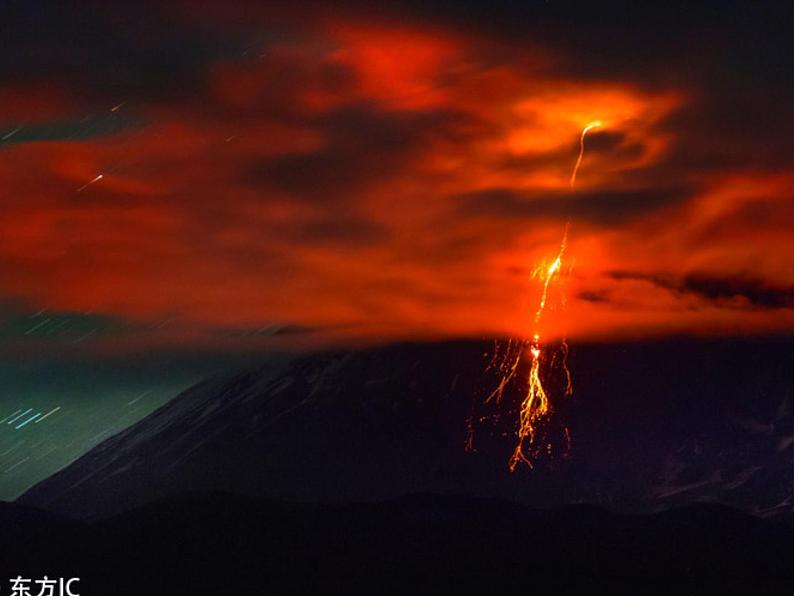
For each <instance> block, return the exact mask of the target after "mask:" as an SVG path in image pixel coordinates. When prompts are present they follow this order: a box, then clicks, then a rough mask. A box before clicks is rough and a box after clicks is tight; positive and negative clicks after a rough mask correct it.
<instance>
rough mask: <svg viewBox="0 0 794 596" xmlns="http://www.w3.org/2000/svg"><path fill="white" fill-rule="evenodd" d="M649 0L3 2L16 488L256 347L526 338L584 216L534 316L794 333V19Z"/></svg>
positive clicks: (758, 9)
mask: <svg viewBox="0 0 794 596" xmlns="http://www.w3.org/2000/svg"><path fill="white" fill-rule="evenodd" d="M640 4H642V5H640ZM646 4H647V5H646ZM652 4H653V5H651V3H629V2H626V3H602V2H592V3H574V2H555V1H554V0H548V1H547V2H542V1H541V2H534V1H527V2H509V1H507V0H504V1H496V2H488V3H473V2H434V1H430V2H402V3H391V4H389V6H388V7H386V8H383V7H380V8H377V9H375V8H373V7H371V6H370V3H363V2H362V3H355V2H342V3H334V4H333V6H331V5H330V4H321V3H300V2H290V3H260V2H234V1H227V2H220V1H218V2H211V1H204V2H187V1H186V2H163V3H143V2H124V1H119V2H90V1H89V2H80V3H72V2H41V1H36V0H27V1H24V2H13V1H12V2H5V3H3V6H2V8H0V47H2V48H3V51H2V52H0V210H1V213H0V215H1V216H0V353H2V358H3V360H2V361H0V419H3V418H6V421H4V422H3V423H2V424H0V498H3V499H9V498H13V497H15V496H16V495H17V494H19V493H20V492H21V491H23V490H24V489H26V488H27V487H29V486H30V485H31V484H32V483H34V482H36V481H38V480H40V479H42V478H44V477H46V476H47V475H49V474H50V473H52V472H53V471H55V470H57V469H58V468H59V467H61V466H63V465H65V464H66V463H68V462H69V461H71V460H72V459H74V458H75V457H77V456H79V455H80V454H81V453H83V452H84V451H85V450H86V449H88V448H90V447H91V446H93V445H95V444H96V443H98V442H100V441H101V440H102V439H103V438H106V437H107V436H108V435H110V434H112V433H113V432H115V431H117V430H119V429H121V428H124V427H125V426H127V425H129V424H131V423H133V422H135V421H136V420H138V419H139V418H140V417H142V416H144V415H145V414H147V413H148V412H150V411H151V410H152V409H154V408H156V407H158V406H159V405H161V404H163V403H165V402H166V401H167V399H168V398H169V397H171V396H173V395H174V394H175V393H176V392H178V391H179V390H180V389H182V388H185V387H187V386H189V385H190V384H192V383H193V382H195V381H197V380H199V379H201V378H203V377H205V376H207V375H208V374H212V373H214V372H217V371H220V370H226V369H230V368H234V367H236V366H238V365H241V364H243V363H245V362H250V361H251V360H252V359H255V355H256V354H257V353H262V352H273V351H275V352H284V351H291V350H296V349H301V350H302V349H310V348H317V347H325V346H330V345H366V344H370V343H383V342H388V341H393V340H401V339H417V338H418V339H436V338H448V337H495V336H500V337H501V336H505V335H515V334H526V333H527V331H528V324H529V323H530V322H531V317H527V303H528V302H527V301H528V299H529V300H531V297H532V296H533V292H535V291H536V289H537V287H536V281H535V280H533V279H532V278H531V273H532V270H533V268H534V267H535V264H536V263H538V262H542V261H543V260H544V259H548V258H549V257H550V256H553V255H554V254H556V251H557V250H558V248H559V242H560V238H561V236H562V234H563V231H564V230H565V226H566V222H569V221H570V222H571V233H570V235H569V240H568V246H567V248H566V254H567V255H568V259H569V260H570V265H571V268H570V269H569V270H568V271H567V275H566V280H565V288H564V290H565V296H566V304H565V312H564V316H552V317H547V318H546V319H544V322H543V325H544V328H543V332H544V334H545V336H546V337H549V338H552V337H559V336H561V335H562V334H567V336H568V338H569V341H571V342H587V341H596V340H597V341H610V342H611V341H627V340H632V341H633V340H638V341H644V340H646V339H650V338H655V337H660V336H671V335H675V336H680V335H686V336H737V335H738V336H757V335H768V334H785V333H790V332H791V331H792V330H794V266H793V264H794V246H793V245H792V243H791V229H792V226H794V201H793V200H792V199H794V196H792V193H793V192H794V191H792V188H794V186H792V182H793V181H794V170H792V165H793V164H794V143H792V139H794V115H792V110H791V106H792V105H794V77H792V72H794V36H792V34H791V31H792V25H794V23H793V22H792V21H793V20H794V19H792V16H791V14H790V10H787V9H786V8H785V5H784V4H783V3H774V4H773V3H769V4H767V3H756V2H753V3H749V2H746V3H739V2H735V3H733V2H720V3H704V4H701V5H699V6H698V7H692V6H689V3H683V2H681V3H677V2H665V3H652ZM594 120H599V121H601V122H602V123H603V125H602V126H601V127H600V128H598V129H596V130H593V131H592V132H590V133H589V136H588V139H587V152H586V155H585V159H584V161H583V164H582V168H581V170H580V171H579V174H578V177H577V186H576V189H575V190H574V191H572V190H571V189H570V187H569V178H570V175H571V168H572V165H573V163H574V161H575V159H576V156H577V151H578V141H579V134H580V131H581V130H582V128H583V127H584V126H585V125H587V124H588V123H589V122H592V121H594ZM528 297H530V298H528ZM56 408H60V409H59V410H56V411H55V412H54V413H52V414H51V415H50V416H48V417H47V418H46V419H43V420H41V422H38V421H37V420H36V419H34V420H31V421H30V422H29V423H28V424H26V425H24V426H21V427H20V428H17V427H18V426H20V424H22V423H24V422H25V421H26V420H28V419H29V418H31V417H32V416H35V415H36V414H37V413H39V414H40V415H41V416H40V417H43V416H44V415H46V414H47V413H49V412H51V411H52V410H54V409H56ZM27 410H30V411H29V412H26V411H27ZM21 412H25V414H24V416H23V417H21V418H18V417H17V416H18V415H19V413H21ZM8 421H12V422H11V423H10V424H9V422H8Z"/></svg>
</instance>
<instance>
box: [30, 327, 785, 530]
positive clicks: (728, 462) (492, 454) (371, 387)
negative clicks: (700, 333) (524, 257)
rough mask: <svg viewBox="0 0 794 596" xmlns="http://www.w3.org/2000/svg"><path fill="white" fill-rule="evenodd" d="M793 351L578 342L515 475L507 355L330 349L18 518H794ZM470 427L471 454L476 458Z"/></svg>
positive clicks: (209, 400) (138, 430)
mask: <svg viewBox="0 0 794 596" xmlns="http://www.w3.org/2000/svg"><path fill="white" fill-rule="evenodd" d="M791 347H792V344H791V342H790V341H788V340H783V339H774V340H765V341H760V340H758V341H748V340H742V341H726V340H721V341H719V342H717V341H714V342H701V341H692V340H687V341H665V342H658V343H643V344H625V345H595V344H593V345H581V346H578V347H575V348H574V349H572V350H571V353H570V358H569V362H570V366H571V369H572V371H573V375H574V396H573V397H565V398H562V399H561V400H557V401H556V402H555V409H556V411H555V415H554V416H555V417H554V422H553V424H558V425H559V424H564V425H565V426H566V427H567V428H569V429H570V431H571V434H572V446H571V448H570V449H567V448H566V447H564V446H562V445H559V444H558V442H557V441H554V440H551V439H550V445H551V453H550V454H548V455H547V456H544V457H542V458H540V459H539V460H538V461H537V462H535V464H536V465H535V467H534V468H533V469H525V468H519V469H517V470H516V471H515V472H514V473H510V472H509V470H508V465H507V464H508V460H509V457H510V454H511V452H512V450H513V448H514V446H515V443H514V441H515V433H516V426H515V425H516V423H517V422H516V413H515V412H516V407H517V405H518V403H519V401H520V398H521V396H522V391H523V390H524V389H523V388H522V387H521V385H520V383H518V384H516V385H515V386H514V387H512V388H511V389H510V391H508V392H507V393H506V395H505V398H504V400H503V403H502V404H501V405H500V407H499V409H498V410H496V409H492V410H485V409H484V406H483V401H484V400H485V398H486V397H487V396H488V395H489V394H490V392H491V391H492V390H493V388H494V386H495V384H496V383H497V379H496V378H495V376H494V374H493V373H492V372H488V371H487V363H488V360H489V358H490V357H491V356H492V353H493V349H494V344H493V342H481V341H456V342H444V343H410V344H399V345H391V346H385V347H377V348H369V349H362V350H352V351H334V352H322V353H317V354H309V355H302V356H299V357H295V358H294V359H292V360H290V361H289V362H287V363H284V362H282V361H279V362H278V364H276V363H268V362H267V361H265V362H264V363H263V364H262V365H261V366H260V367H258V368H250V369H248V370H245V371H241V372H238V373H236V374H231V375H226V376H223V377H218V378H213V379H210V380H207V381H205V382H202V383H200V384H198V385H196V386H194V387H193V388H191V389H189V390H187V391H185V392H184V393H182V394H180V395H179V396H177V397H176V398H175V399H173V400H172V401H171V402H170V403H168V404H167V405H165V406H163V407H162V408H160V409H159V410H157V411H155V412H153V413H152V414H151V415H149V416H148V417H146V418H144V419H143V420H141V421H140V422H139V423H137V424H135V425H134V426H132V427H130V428H128V429H127V430H125V431H123V432H121V433H120V434H118V435H116V436H114V437H111V438H109V439H107V440H106V441H104V442H103V443H101V444H100V445H98V446H97V447H95V448H94V449H92V450H91V451H89V452H88V453H87V454H85V455H84V456H82V457H81V458H79V459H78V460H76V461H75V462H73V463H72V464H71V465H69V466H67V467H66V468H65V469H63V470H61V471H60V472H58V473H57V474H55V475H54V476H52V477H50V478H48V479H47V480H45V481H43V482H41V483H39V484H38V485H36V486H34V487H33V488H31V489H30V490H29V491H27V492H26V493H25V494H24V495H22V496H21V497H20V498H19V500H18V502H19V503H20V504H24V505H28V506H34V507H37V508H41V509H45V510H48V511H51V512H54V513H57V514H62V515H66V516H69V517H73V518H80V519H85V520H91V519H96V518H105V517H109V516H112V515H114V514H118V513H121V512H124V511H127V510H130V509H132V508H135V507H137V506H140V505H143V504H146V503H150V502H154V501H157V500H161V499H163V498H169V497H172V496H174V495H178V494H181V493H189V492H194V491H210V492H212V491H221V492H223V493H232V494H239V495H245V496H248V497H264V498H269V499H279V500H287V501H293V502H296V501H303V502H330V503H333V502H337V503H338V502H362V501H379V500H384V499H390V498H398V497H402V496H404V495H409V494H415V493H432V494H446V495H457V494H465V495H471V496H477V497H485V498H498V499H504V500H510V501H515V502H520V503H523V504H527V505H531V506H534V507H548V506H558V505H562V504H581V503H587V504H593V505H598V506H602V507H605V508H607V509H610V510H613V511H619V512H624V513H625V512H652V511H659V510H664V509H667V508H670V507H674V506H680V505H686V504H692V503H700V502H716V503H722V504H727V505H730V506H732V507H735V508H739V509H742V510H744V511H746V512H749V513H755V514H757V515H761V516H767V517H775V518H778V519H789V518H791V516H792V513H793V512H794V501H793V500H792V494H793V493H794V465H792V464H794V415H793V414H792V412H791V409H790V407H789V405H790V404H789V401H788V399H789V395H790V393H789V392H790V387H791V386H792V380H793V379H792V374H794V366H792V365H793V364H794V361H793V360H794V358H793V356H794V351H792V349H791ZM471 421H474V427H473V431H474V434H473V447H474V449H473V451H466V450H465V449H464V445H465V443H466V439H467V429H468V428H469V425H470V423H471Z"/></svg>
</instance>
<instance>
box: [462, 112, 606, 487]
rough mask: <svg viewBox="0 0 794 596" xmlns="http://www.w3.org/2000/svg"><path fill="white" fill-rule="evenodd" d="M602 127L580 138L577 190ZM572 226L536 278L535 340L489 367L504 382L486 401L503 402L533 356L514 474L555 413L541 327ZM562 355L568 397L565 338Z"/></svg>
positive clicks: (535, 449)
mask: <svg viewBox="0 0 794 596" xmlns="http://www.w3.org/2000/svg"><path fill="white" fill-rule="evenodd" d="M601 125H602V123H601V122H600V121H598V120H597V121H594V122H591V123H590V124H588V125H587V126H585V127H584V128H583V129H582V132H581V134H580V135H579V155H578V157H577V159H576V164H575V165H574V168H573V173H572V174H571V180H570V184H571V188H573V187H574V185H575V183H576V174H577V172H578V171H579V167H580V166H581V164H582V159H583V158H584V139H585V136H586V135H587V133H588V132H589V131H590V130H592V129H594V128H597V127H599V126H601ZM569 227H570V222H569V223H568V224H566V226H565V233H564V234H563V238H562V242H561V243H560V249H559V251H558V252H557V256H556V258H555V259H554V260H553V261H552V262H551V264H549V265H546V264H541V265H540V266H538V267H537V268H536V269H535V275H534V276H536V277H539V278H541V280H542V291H541V295H540V300H539V302H538V308H537V310H536V311H535V317H534V320H533V328H534V332H533V335H532V338H531V340H526V339H524V340H520V341H517V340H510V341H509V342H508V344H507V346H506V348H505V351H504V355H503V356H502V358H501V359H500V358H499V351H498V349H497V351H496V352H495V354H494V359H493V360H492V362H491V364H490V365H489V368H498V371H499V372H500V380H499V384H498V386H497V387H496V389H495V390H494V391H493V392H492V393H491V394H490V395H489V396H488V398H487V399H486V402H488V401H490V400H491V399H494V398H495V399H496V402H497V403H499V402H500V401H501V399H502V396H503V394H504V390H505V388H506V387H507V385H508V384H509V383H510V382H511V381H512V380H513V378H514V377H515V376H516V374H517V371H518V368H519V364H520V363H521V361H522V358H524V356H525V354H529V357H530V367H529V374H528V377H527V390H526V395H525V396H524V398H523V400H522V402H521V407H520V410H519V423H518V432H517V436H518V441H517V443H516V446H515V449H514V451H513V455H512V456H511V457H510V461H509V464H508V465H509V468H510V471H511V472H513V471H515V469H516V467H517V466H518V465H519V464H521V463H525V464H526V465H527V466H529V467H530V468H531V467H532V460H533V458H534V457H535V456H537V455H538V454H539V452H540V451H541V450H542V449H543V448H544V446H543V445H539V444H538V443H539V436H538V435H539V432H538V431H539V429H540V426H541V424H543V422H544V421H545V420H546V419H547V418H548V417H549V416H550V415H551V413H552V407H551V399H550V396H549V390H547V388H546V386H545V385H544V378H547V377H548V375H549V372H550V371H549V370H544V369H547V368H548V369H551V368H553V367H554V359H553V358H552V359H551V360H550V361H548V362H547V361H546V359H545V358H544V348H543V344H542V342H541V337H540V331H539V327H540V322H541V319H542V317H543V313H544V311H545V310H546V302H547V301H548V297H549V287H550V285H551V284H552V282H553V281H554V280H555V279H557V277H558V276H559V275H560V273H561V271H562V266H563V256H564V254H565V249H566V248H567V244H568V230H569ZM560 352H561V359H560V362H561V364H560V367H561V368H562V371H563V373H564V378H565V385H564V390H563V391H564V393H565V395H571V393H572V392H573V386H572V384H571V373H570V371H569V370H568V364H567V359H568V344H567V343H566V341H565V339H564V338H563V340H562V344H561V347H560ZM565 440H566V444H567V445H568V446H569V447H570V432H569V430H568V428H565ZM467 448H469V449H470V448H471V435H470V434H469V439H468V441H467ZM545 448H546V450H550V449H551V445H550V444H547V445H546V446H545Z"/></svg>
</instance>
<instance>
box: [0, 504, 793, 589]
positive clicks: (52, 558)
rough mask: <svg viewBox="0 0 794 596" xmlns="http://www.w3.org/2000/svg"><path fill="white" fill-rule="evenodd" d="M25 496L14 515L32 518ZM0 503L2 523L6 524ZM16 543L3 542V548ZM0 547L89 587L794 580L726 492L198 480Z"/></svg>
mask: <svg viewBox="0 0 794 596" xmlns="http://www.w3.org/2000/svg"><path fill="white" fill-rule="evenodd" d="M40 515H41V514H35V515H34V514H32V513H31V512H30V510H21V511H20V512H19V515H18V516H17V521H19V518H20V517H21V518H25V517H31V516H33V517H34V518H35V517H37V516H40ZM5 519H6V518H4V517H3V516H0V532H1V531H2V530H3V529H4V520H5ZM6 545H7V543H5V542H4V546H6ZM13 546H14V548H10V549H4V550H6V551H7V552H6V555H5V557H4V560H3V562H2V565H0V567H2V569H0V572H3V573H5V574H6V576H8V577H11V576H14V577H16V575H17V574H21V575H22V576H23V577H26V576H27V577H34V578H36V577H42V576H43V575H45V574H48V575H49V576H50V577H53V576H56V577H58V576H65V577H79V578H80V593H81V594H86V595H89V594H114V595H117V596H124V595H127V594H130V595H132V594H152V595H154V596H159V595H163V596H171V595H176V594H179V595H181V594H190V595H204V594H207V595H209V594H213V595H214V594H236V595H252V596H253V595H261V594H367V595H370V594H489V593H518V592H520V593H532V594H560V593H587V594H599V593H609V594H614V593H623V592H626V593H642V594H671V593H675V594H725V593H736V590H740V589H747V590H749V589H750V588H752V591H750V592H749V593H777V591H780V593H790V591H789V592H786V590H791V589H792V587H794V569H792V567H791V560H792V559H794V529H792V528H791V527H786V526H780V525H777V524H774V523H770V522H767V521H764V520H761V519H758V518H755V517H752V516H749V515H746V514H743V513H740V512H738V511H735V510H731V509H728V508H725V507H722V506H717V505H697V506H692V507H688V508H684V509H678V510H672V511H668V512H666V513H663V514H655V515H647V516H628V515H617V514H613V513H609V512H607V511H605V510H602V509H598V508H594V507H586V506H572V507H565V508H558V509H554V510H550V511H539V510H532V509H529V508H526V507H524V506H521V505H517V504H514V503H510V502H504V501H494V500H482V499H473V498H465V497H440V496H432V495H419V496H409V497H403V498H401V499H397V500H391V501H384V502H374V503H366V504H364V503H359V504H307V503H303V504H300V503H283V502H274V501H263V500H257V499H251V498H245V497H240V496H231V495H221V494H192V495H185V496H181V497H173V498H170V499H167V500H165V501H162V502H158V503H154V504H149V505H147V506H145V507H143V508H140V509H136V510H134V511H131V512H128V513H126V514H123V515H121V516H117V517H114V518H110V519H107V520H104V521H101V522H95V523H93V524H73V523H70V522H66V521H61V522H59V523H55V522H52V523H50V532H49V534H48V535H44V534H39V535H31V536H30V537H29V538H28V539H26V540H21V541H19V542H17V543H16V544H14V545H13Z"/></svg>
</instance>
